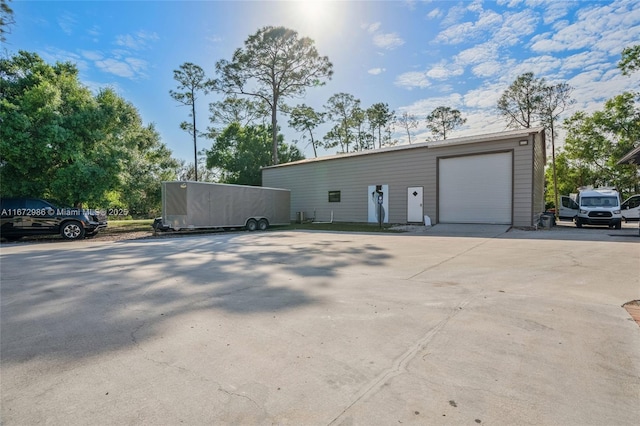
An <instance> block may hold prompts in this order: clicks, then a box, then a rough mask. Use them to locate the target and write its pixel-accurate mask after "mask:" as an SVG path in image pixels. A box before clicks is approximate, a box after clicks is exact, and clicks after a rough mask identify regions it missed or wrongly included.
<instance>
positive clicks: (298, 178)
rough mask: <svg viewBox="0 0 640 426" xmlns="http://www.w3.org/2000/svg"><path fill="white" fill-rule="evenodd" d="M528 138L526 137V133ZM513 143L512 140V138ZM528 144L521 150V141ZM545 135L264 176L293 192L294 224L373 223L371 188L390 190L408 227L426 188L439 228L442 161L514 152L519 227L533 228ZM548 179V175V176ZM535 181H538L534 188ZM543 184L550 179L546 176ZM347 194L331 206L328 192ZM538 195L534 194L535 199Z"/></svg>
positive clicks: (413, 150) (395, 217)
mask: <svg viewBox="0 0 640 426" xmlns="http://www.w3.org/2000/svg"><path fill="white" fill-rule="evenodd" d="M523 133H525V132H524V131H523ZM509 137H511V135H509ZM524 139H528V141H529V142H528V144H527V145H525V146H520V145H519V143H518V141H520V140H524ZM534 143H535V144H536V145H535V147H538V146H539V145H540V134H536V135H535V137H532V136H527V135H522V134H518V135H514V136H513V137H512V138H510V139H502V140H497V141H490V140H485V139H483V141H482V142H479V143H468V144H459V145H442V146H430V147H427V146H420V147H409V146H408V147H407V149H397V150H391V151H383V152H379V153H376V152H368V153H366V154H365V155H348V156H345V157H344V158H340V157H339V156H337V157H335V158H330V159H321V160H318V161H314V160H310V161H308V162H303V163H298V164H291V165H286V164H285V165H281V166H278V167H273V168H266V169H264V170H263V172H262V173H263V184H264V185H265V186H270V187H277V188H287V189H291V212H290V214H291V219H292V220H294V219H295V215H296V212H298V211H303V212H305V215H306V216H307V217H311V216H313V212H314V209H315V210H316V216H317V219H318V220H322V221H325V220H328V219H329V218H330V215H331V211H332V210H333V212H334V220H336V221H338V222H367V205H368V204H367V202H368V200H367V196H366V192H367V186H368V185H374V184H388V185H389V192H390V194H389V196H390V198H389V210H390V211H389V220H390V222H391V223H405V222H406V218H407V199H406V198H407V196H406V188H407V187H409V186H422V187H424V214H425V215H428V216H429V217H430V218H431V220H432V223H437V222H438V218H437V201H438V191H437V173H438V171H437V159H438V158H442V157H453V156H460V155H471V154H483V153H491V152H500V151H502V152H504V151H507V150H512V151H513V194H514V196H513V203H512V208H513V213H512V214H513V216H512V217H513V219H512V220H513V225H514V226H530V225H531V224H532V211H533V209H534V208H533V206H532V203H534V197H537V195H536V193H537V191H538V188H539V186H540V185H539V184H538V183H537V181H538V180H539V175H540V172H539V171H536V172H532V168H533V167H534V163H533V161H534V160H533V158H532V156H533V155H534V153H535V155H536V156H539V151H540V149H533V148H534V147H532V144H534ZM542 173H544V171H542ZM532 177H533V179H534V181H533V182H532ZM542 178H543V180H542V182H544V176H543V175H542ZM334 190H336V191H337V190H339V191H341V202H340V203H329V202H328V192H329V191H334ZM532 191H533V192H534V194H532Z"/></svg>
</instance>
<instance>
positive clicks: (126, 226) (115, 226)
mask: <svg viewBox="0 0 640 426" xmlns="http://www.w3.org/2000/svg"><path fill="white" fill-rule="evenodd" d="M152 224H153V219H131V220H110V221H109V225H108V226H107V229H105V230H104V232H107V233H113V234H118V233H121V232H137V231H153V229H152V228H151V225H152Z"/></svg>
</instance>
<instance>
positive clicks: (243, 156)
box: [207, 123, 304, 186]
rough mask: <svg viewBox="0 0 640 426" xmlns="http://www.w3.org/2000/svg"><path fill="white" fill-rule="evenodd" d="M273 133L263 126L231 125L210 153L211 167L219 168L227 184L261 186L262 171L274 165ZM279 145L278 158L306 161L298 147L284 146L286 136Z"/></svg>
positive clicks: (209, 165) (208, 152)
mask: <svg viewBox="0 0 640 426" xmlns="http://www.w3.org/2000/svg"><path fill="white" fill-rule="evenodd" d="M270 133H271V129H269V127H267V126H263V125H258V126H254V125H249V126H244V127H243V126H241V125H240V124H238V123H232V124H230V125H229V126H228V127H227V128H226V129H224V130H223V131H222V132H221V133H220V135H218V137H217V138H216V140H215V142H214V144H213V146H212V147H211V149H210V150H208V151H207V167H209V168H211V169H213V168H216V169H219V170H220V181H221V182H223V183H233V184H240V185H254V186H260V185H261V184H262V171H261V170H260V169H261V168H262V167H266V166H270V165H272V164H273V163H272V158H271V137H270ZM278 142H279V143H278V157H279V158H280V159H281V160H282V162H283V163H288V162H290V161H297V160H302V159H304V157H303V156H302V154H301V153H300V151H299V150H298V148H297V147H295V146H288V145H286V144H285V143H283V141H282V136H280V138H279V141H278Z"/></svg>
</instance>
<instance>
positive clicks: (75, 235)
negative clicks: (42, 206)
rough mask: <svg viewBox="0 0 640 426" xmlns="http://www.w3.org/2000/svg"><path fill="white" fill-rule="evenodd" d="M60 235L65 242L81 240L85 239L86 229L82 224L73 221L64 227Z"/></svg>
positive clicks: (66, 223)
mask: <svg viewBox="0 0 640 426" xmlns="http://www.w3.org/2000/svg"><path fill="white" fill-rule="evenodd" d="M60 235H61V236H62V238H64V239H65V240H79V239H81V238H83V237H84V228H83V227H82V224H81V223H80V222H78V221H75V220H71V221H69V222H65V223H64V224H63V225H62V229H60Z"/></svg>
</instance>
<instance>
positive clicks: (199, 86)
mask: <svg viewBox="0 0 640 426" xmlns="http://www.w3.org/2000/svg"><path fill="white" fill-rule="evenodd" d="M173 79H174V80H176V81H177V82H178V91H175V90H170V91H169V95H170V96H171V97H172V98H173V99H175V100H176V101H177V102H178V103H180V104H182V105H185V106H188V107H189V108H190V109H191V111H190V113H189V117H191V123H188V122H186V121H183V122H182V123H180V128H181V129H182V130H184V131H186V132H187V133H189V134H190V135H191V136H192V137H193V157H194V164H196V166H195V167H194V173H195V179H194V180H195V181H197V180H198V167H197V164H198V128H197V127H196V99H197V94H198V92H204V94H205V95H206V94H207V93H209V91H210V90H211V89H212V87H213V83H212V82H211V81H209V80H207V78H206V76H205V74H204V70H203V69H202V68H201V67H199V66H198V65H195V64H192V63H191V62H185V63H184V64H182V65H180V68H179V69H177V70H173Z"/></svg>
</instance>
